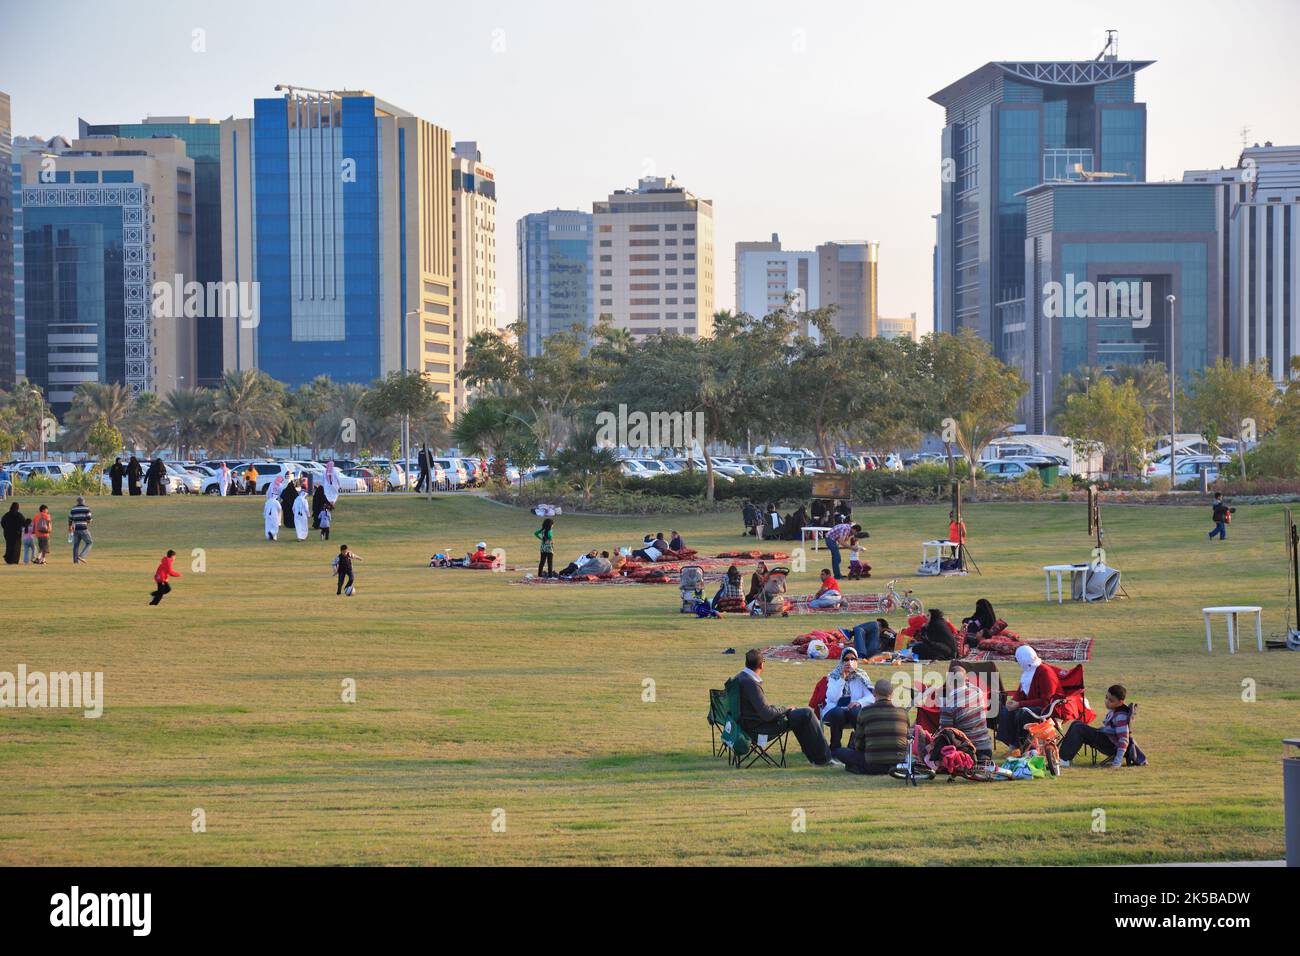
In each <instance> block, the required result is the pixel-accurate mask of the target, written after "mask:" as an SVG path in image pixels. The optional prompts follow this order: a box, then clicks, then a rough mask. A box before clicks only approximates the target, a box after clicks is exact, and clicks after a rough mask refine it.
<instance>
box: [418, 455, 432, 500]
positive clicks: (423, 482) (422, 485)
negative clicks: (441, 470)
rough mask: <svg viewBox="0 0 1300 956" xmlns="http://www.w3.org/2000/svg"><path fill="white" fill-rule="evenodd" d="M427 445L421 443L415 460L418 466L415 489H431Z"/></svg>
mask: <svg viewBox="0 0 1300 956" xmlns="http://www.w3.org/2000/svg"><path fill="white" fill-rule="evenodd" d="M429 458H430V455H429V446H428V445H423V446H421V448H420V454H419V455H418V456H417V458H416V461H417V462H418V463H419V466H420V477H419V478H418V479H417V480H416V482H415V490H416V491H433V479H432V477H431V476H430V474H429Z"/></svg>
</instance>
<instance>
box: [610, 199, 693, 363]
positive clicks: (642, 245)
mask: <svg viewBox="0 0 1300 956" xmlns="http://www.w3.org/2000/svg"><path fill="white" fill-rule="evenodd" d="M592 226H593V228H594V230H595V233H594V239H595V242H594V243H593V249H592V258H593V259H594V260H595V262H594V263H593V265H594V268H595V270H596V278H595V287H596V288H595V292H594V298H595V300H596V303H595V312H596V315H597V317H598V318H599V317H604V316H609V317H610V318H612V319H613V323H614V326H615V327H616V328H622V329H627V330H629V331H630V332H631V333H632V335H633V336H636V337H637V338H643V337H645V336H647V335H652V334H654V333H655V332H676V333H679V334H682V335H690V336H695V337H707V336H709V335H712V334H713V276H714V266H713V202H712V201H711V200H708V199H699V198H697V197H696V196H694V195H692V194H691V193H689V192H687V191H686V189H685V188H683V187H682V186H680V185H679V184H678V183H677V182H676V181H675V180H674V179H672V178H671V177H666V178H665V177H661V176H660V177H656V176H647V177H644V178H642V179H641V180H640V181H639V182H638V183H637V185H636V188H635V189H620V190H617V191H615V192H613V193H611V194H610V196H609V198H608V199H606V200H605V201H603V202H597V203H594V204H593V205H592Z"/></svg>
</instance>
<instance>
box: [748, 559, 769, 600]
mask: <svg viewBox="0 0 1300 956" xmlns="http://www.w3.org/2000/svg"><path fill="white" fill-rule="evenodd" d="M766 583H767V562H766V561H760V562H758V567H757V568H756V569H755V570H754V573H753V574H751V575H750V576H749V591H748V592H747V593H746V594H745V603H746V604H748V603H749V602H750V601H753V600H755V599H757V598H760V597H762V596H763V585H764V584H766Z"/></svg>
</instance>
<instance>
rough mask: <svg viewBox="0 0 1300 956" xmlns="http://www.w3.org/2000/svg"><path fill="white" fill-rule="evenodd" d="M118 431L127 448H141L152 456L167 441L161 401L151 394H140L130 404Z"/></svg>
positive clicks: (165, 422) (165, 421)
mask: <svg viewBox="0 0 1300 956" xmlns="http://www.w3.org/2000/svg"><path fill="white" fill-rule="evenodd" d="M119 431H121V432H122V440H123V442H124V443H125V445H126V446H127V447H128V448H131V449H135V448H142V449H144V450H145V451H146V452H147V453H149V454H153V452H155V451H156V450H157V449H158V448H160V447H161V446H162V445H163V444H165V443H166V441H167V431H168V430H167V420H166V417H165V415H164V412H163V406H162V400H161V399H160V398H159V397H158V396H157V395H156V394H154V393H153V392H141V393H140V394H139V395H137V396H136V397H135V401H134V402H132V403H131V409H130V411H129V412H127V415H126V419H125V421H124V422H123V423H122V427H121V428H120V429H119Z"/></svg>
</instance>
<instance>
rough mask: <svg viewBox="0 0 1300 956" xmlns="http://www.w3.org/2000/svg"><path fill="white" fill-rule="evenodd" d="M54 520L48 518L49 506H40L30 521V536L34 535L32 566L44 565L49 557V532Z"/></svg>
mask: <svg viewBox="0 0 1300 956" xmlns="http://www.w3.org/2000/svg"><path fill="white" fill-rule="evenodd" d="M53 527H54V519H53V518H52V517H51V516H50V506H49V505H41V507H40V510H39V511H37V512H36V518H35V520H33V521H32V534H34V535H36V560H35V561H33V562H32V563H33V564H44V563H45V562H46V561H47V560H48V559H49V556H50V531H51V529H52V528H53Z"/></svg>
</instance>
